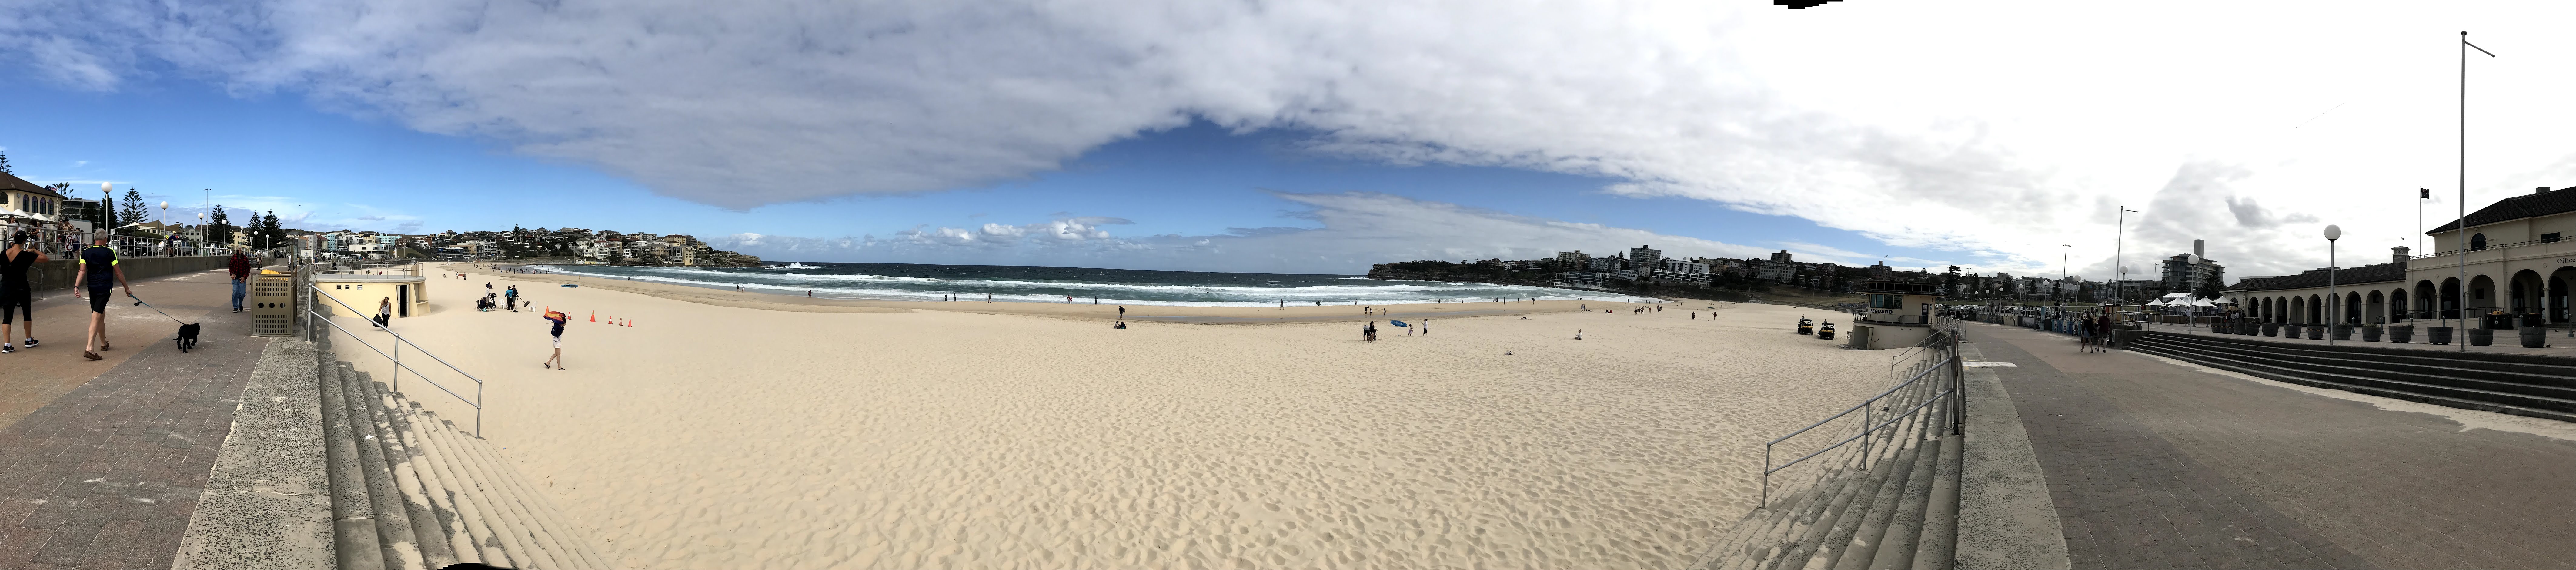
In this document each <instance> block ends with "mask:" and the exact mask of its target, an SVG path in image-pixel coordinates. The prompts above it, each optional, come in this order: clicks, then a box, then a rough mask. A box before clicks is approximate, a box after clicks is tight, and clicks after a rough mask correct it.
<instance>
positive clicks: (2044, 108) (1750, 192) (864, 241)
mask: <svg viewBox="0 0 2576 570" xmlns="http://www.w3.org/2000/svg"><path fill="white" fill-rule="evenodd" d="M1846 4H1847V5H1846ZM567 6H570V8H567ZM586 6H589V5H587V4H572V5H567V4H564V3H556V2H498V3H495V2H481V1H473V0H330V1H325V0H219V1H212V2H192V3H183V4H171V3H162V2H153V1H149V0H23V1H20V2H12V3H6V4H0V80H5V81H7V83H6V85H8V86H9V88H7V89H5V90H0V107H4V108H0V147H6V148H7V150H6V151H5V152H7V153H8V154H9V155H10V156H11V158H12V160H13V161H14V162H15V163H16V164H17V165H18V170H19V171H20V172H21V173H22V174H23V175H25V176H26V177H28V178H31V179H36V180H39V181H45V182H53V181H77V182H89V183H90V184H86V185H85V186H86V187H88V188H95V186H96V185H95V182H96V181H101V180H105V181H113V182H119V183H130V184H133V185H135V186H136V187H138V188H141V189H143V190H145V191H148V192H154V193H159V194H166V195H169V196H170V197H171V199H172V201H173V202H177V203H180V204H189V203H197V202H202V201H203V197H202V196H199V197H196V198H195V199H190V198H189V197H188V195H189V194H192V193H197V190H198V189H201V188H214V189H216V190H217V191H219V192H221V193H223V194H225V195H223V196H219V197H218V199H219V200H221V201H224V202H226V203H227V205H234V206H255V207H260V208H271V207H274V208H278V209H280V210H281V212H285V213H288V215H290V216H292V215H293V214H292V211H293V210H292V208H294V207H295V206H296V205H298V204H301V205H303V206H305V207H306V208H308V209H309V210H310V215H311V218H310V219H309V220H306V221H304V222H302V223H300V224H299V225H302V226H308V227H316V228H322V227H330V228H338V227H350V228H361V229H378V230H401V229H403V228H407V227H417V228H418V229H420V230H424V231H435V230H443V229H475V228H500V227H506V226H509V225H511V224H525V225H543V226H555V225H563V224H570V225H574V226H580V227H588V228H595V229H596V228H607V229H618V230H624V231H646V232H655V233H689V234H693V235H698V236H700V237H701V238H705V239H707V240H708V241H709V242H711V243H715V244H717V245H718V246H720V247H727V248H734V249H739V250H742V251H745V252H747V253H752V254H755V255H761V256H764V257H767V258H770V259H779V260H813V261H824V260H864V261H889V262H928V263H995V264H1048V265H1084V266H1101V267H1123V268H1144V269H1209V270H1224V271H1277V272H1312V273H1327V272H1344V273H1346V272H1356V271H1360V270H1363V269H1365V268H1366V266H1367V265H1368V264H1369V263H1374V262H1383V261H1390V260H1403V259H1416V258H1432V259H1463V258H1483V257H1496V256H1500V257H1507V258H1529V257H1539V256H1544V255H1547V254H1549V253H1551V252H1553V251H1556V250H1559V249H1568V248H1582V249H1584V250H1586V251H1602V250H1608V249H1612V248H1617V247H1625V246H1630V245H1636V244H1654V245H1656V246H1658V247H1661V248H1663V249H1666V250H1667V251H1668V252H1670V253H1673V254H1678V255H1707V256H1726V257H1740V256H1758V255H1760V254H1762V253H1764V252H1766V251H1768V250H1774V249H1781V248H1786V249H1789V250H1791V251H1793V252H1796V253H1798V254H1799V256H1800V258H1801V259H1807V260H1825V261H1836V262H1843V263H1852V264H1865V263H1868V262H1870V261H1872V260H1874V259H1877V258H1879V256H1889V258H1890V259H1891V261H1890V263H1891V264H1892V265H1897V266H1900V267H1911V266H1927V265H1933V266H1937V265H1945V264H1951V263H1956V264H1959V265H1963V266H1969V267H1972V268H1976V269H1977V270H1980V271H1995V270H2003V271H2011V272H2014V273H2017V274H2025V275H2030V274H2040V275H2045V274H2054V273H2056V272H2057V271H2058V267H2060V262H2059V260H2060V255H2061V253H2064V254H2065V255H2067V257H2069V258H2070V260H2069V263H2068V264H2067V265H2071V268H2070V269H2069V271H2071V272H2073V273H2075V274H2078V275H2084V276H2089V277H2093V278H2097V279H2098V278H2101V277H2103V276H2106V275H2108V274H2109V273H2110V272H2111V266H2112V264H2113V260H2114V259H2115V256H2122V255H2123V252H2128V253H2127V254H2126V255H2125V257H2124V258H2123V259H2124V261H2125V262H2127V263H2128V264H2129V265H2130V266H2132V267H2141V266H2142V261H2141V260H2145V259H2152V258H2153V257H2155V256H2160V255H2165V254H2171V253H2174V252H2180V251H2184V250H2186V249H2187V248H2189V247H2190V244H2191V241H2192V240H2194V239H2206V240H2208V241H2209V242H2210V257H2211V258H2212V259H2215V260H2217V261H2219V262H2221V263H2223V264H2226V266H2227V267H2228V268H2229V273H2230V274H2231V275H2236V276H2244V275H2271V274H2282V273H2287V272H2294V271H2298V270H2301V269H2305V268H2312V267H2317V266H2320V265H2322V264H2324V263H2325V257H2326V255H2325V252H2324V249H2325V248H2323V247H2321V246H2322V245H2323V244H2321V243H2317V242H2319V241H2321V240H2320V239H2319V238H2317V232H2318V230H2319V229H2320V228H2321V227H2322V226H2323V225H2325V224H2338V225H2340V226H2342V227H2343V228H2344V231H2345V235H2346V236H2347V237H2346V238H2345V240H2344V243H2345V244H2346V246H2347V247H2355V246H2358V244H2380V243H2384V244H2389V245H2394V244H2397V243H2404V242H2403V241H2401V240H2411V239H2413V238H2414V237H2415V233H2416V232H2415V227H2416V223H2415V215H2414V210H2415V209H2416V207H2417V206H2419V205H2422V206H2424V207H2426V208H2427V209H2429V210H2431V211H2433V212H2434V213H2435V216H2434V217H2436V218H2438V217H2439V216H2438V213H2439V212H2441V211H2443V210H2449V209H2453V208H2456V207H2457V206H2458V204H2459V203H2461V202H2466V203H2468V204H2469V205H2471V206H2478V205H2484V204H2486V203H2490V202H2492V201H2494V200H2496V199H2498V198H2502V197H2506V196H2510V195H2515V194H2521V193H2527V192H2529V191H2530V189H2531V188H2533V187H2535V186H2541V185H2549V186H2553V187H2566V186H2571V185H2576V149H2571V148H2569V147H2568V146H2567V145H2566V144H2565V143H2564V142H2563V138H2564V137H2563V134H2562V133H2563V131H2564V128H2563V125H2565V124H2568V123H2570V122H2576V106H2569V105H2565V104H2564V103H2563V102H2561V101H2559V100H2558V99H2560V97H2558V96H2557V94H2559V93H2566V92H2569V91H2571V90H2576V76H2571V75H2569V74H2566V73H2563V70H2564V69H2566V68H2567V67H2568V66H2569V65H2571V64H2576V43H2569V42H2558V41H2554V40H2553V39H2552V38H2556V37H2558V36H2559V35H2561V34H2560V33H2559V31H2558V30H2557V29H2555V28H2553V27H2551V26H2553V25H2554V24H2555V23H2556V22H2563V21H2567V20H2569V19H2571V18H2576V4H2568V3H2563V2H2559V3H2549V2H2522V3H2514V2H2503V3H2480V4H2474V5H2460V4H2401V3H2391V4H2385V5H2374V6H2363V7H2355V6H2354V5H2351V4H2349V3H2324V2H2279V3H2265V4H2259V5H2244V4H2241V3H2218V2H2201V3H2194V2H2185V3H2180V4H2172V3H2168V4H2159V5H2156V6H2153V7H2149V8H2138V7H2133V6H2123V5H2086V4H2067V3H2050V2H2035V1H2033V2H2017V1H2007V2H1995V3H1986V4H1978V5H1970V6H1962V5H1940V4H1921V3H1899V2H1860V3H1843V4H1837V5H1833V6H1827V7H1824V8H1822V9H1816V10H1785V9H1779V8H1777V7H1775V6H1769V5H1764V4H1759V3H1754V4H1723V3H1718V4H1712V3H1707V2H1693V1H1683V0H1673V1H1664V0H1642V1H1639V2H1624V3H1616V4H1606V5H1605V4H1598V3H1491V4H1436V3H1434V4H1423V3H1409V2H1385V1H1356V0H1354V1H1342V0H1319V1H1316V2H1304V3H1296V4H1293V5H1276V4H1257V3H1206V2H1191V1H1185V0H1049V1H1044V2H1037V1H1020V0H1003V1H998V2H977V3H955V2H904V1H895V2H867V3H852V2H841V1H836V0H746V1H744V2H738V3H733V4H728V5H724V6H713V5H708V4H705V3H703V2H692V1H684V0H636V1H632V2H622V3H616V4H615V5H613V7H586ZM575 8H578V9H575ZM2210 13H2226V14H2228V15H2229V17H2227V18H2223V19H2211V18H2208V17H2207V14H2210ZM2320 18H2324V19H2320ZM2321 22H2322V23H2321ZM2459 30H2475V31H2476V33H2475V35H2474V36H2473V37H2474V38H2475V39H2476V40H2477V41H2478V42H2479V45H2480V46H2483V47H2485V48H2488V49H2489V50H2492V51H2495V52H2496V53H2498V54H2499V56H2498V57H2495V58H2488V59H2480V60H2473V61H2469V62H2467V64H2468V66H2469V69H2468V71H2469V72H2470V75H2471V77H2473V78H2474V80H2473V81H2472V83H2473V85H2474V88H2473V89H2472V90H2471V91H2470V96H2469V99H2468V100H2467V101H2466V102H2465V104H2466V105H2467V106H2468V107H2469V110H2470V113H2469V114H2468V119H2467V123H2466V124H2465V125H2463V124H2462V123H2461V115H2460V113H2459V110H2460V106H2461V105H2463V104H2464V102H2463V101H2462V100H2461V99H2460V97H2461V94H2460V90H2459V87H2458V81H2459V80H2460V74H2461V71H2462V70H2461V67H2460V66H2461V65H2462V62H2461V61H2460V60H2459V55H2458V52H2459V43H2458V41H2459V37H2460V36H2459V35H2458V34H2459ZM2220 39H2223V40H2224V41H2219V40H2220ZM2033 46H2046V47H2045V48H2044V49H2035V48H2034V47H2033ZM2463 127H2465V128H2466V129H2467V130H2468V132H2469V133H2471V135H2470V137H2469V139H2468V140H2467V141H2465V144H2467V146H2468V147H2469V148H2468V152H2469V154H2470V156H2472V157H2474V160H2471V161H2470V162H2469V164H2468V165H2466V167H2465V168H2466V172H2465V178H2466V181H2465V183H2462V182H2460V180H2461V177H2462V176H2463V173H2462V170H2461V169H2462V168H2463V166H2462V165H2461V164H2460V161H2459V153H2460V149H2459V145H2461V144H2463V142H2464V141H2461V140H2460V139H2459V138H2458V136H2459V134H2458V133H2460V132H2461V130H2462V128H2463ZM2418 186H2424V187H2430V188H2434V189H2437V190H2442V191H2443V192H2440V193H2438V194H2439V197H2438V198H2437V199H2435V200H2433V201H2431V202H2426V203H2422V204H2419V203H2418V201H2417V199H2416V198H2415V189H2416V188H2417V187H2418ZM2463 193H2465V194H2466V198H2465V199H2464V200H2463V199H2460V198H2455V197H2456V196H2459V195H2460V194H2463ZM2122 206H2127V207H2129V208H2130V209H2133V210H2141V211H2142V213H2140V214H2136V215H2134V216H2131V217H2129V218H2127V224H2126V225H2125V226H2122V225H2117V224H2115V221H2117V220H2119V219H2120V218H2118V217H2117V214H2118V212H2119V210H2120V208H2121V207H2122ZM407 224H417V225H416V226H413V225H407ZM1265 228H1266V229H1265ZM2061 245H2065V246H2070V248H2069V249H2071V251H2069V249H2061V247H2060V246H2061ZM2372 247H2373V248H2374V249H2375V248H2376V247H2380V246H2372Z"/></svg>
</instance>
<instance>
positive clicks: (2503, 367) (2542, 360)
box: [2148, 329, 2576, 377]
mask: <svg viewBox="0 0 2576 570" xmlns="http://www.w3.org/2000/svg"><path fill="white" fill-rule="evenodd" d="M2148 334H2149V335H2155V336H2168V337H2181V338H2185V339H2196V340H2201V341H2206V342H2213V343H2229V344H2239V345H2247V346H2257V347H2265V348H2278V349H2283V350H2301V351H2316V352H2338V353H2345V354H2353V355H2359V356H2362V357H2368V358H2371V359H2374V360H2379V361H2385V362H2407V363H2412V364H2428V365H2434V366H2446V367H2453V368H2476V369H2481V370H2495V371H2501V372H2523V373H2528V374H2539V375H2543V376H2555V377H2566V376H2576V358H2569V357H2565V356H2551V355H2544V354H2506V353H2494V352H2469V351H2456V352H2454V351H2435V350H2424V349H2421V348H2395V347H2392V346H2387V345H2378V346H2374V345H2373V344H2375V343H2367V342H2363V341H2353V342H2345V343H2337V344H2333V345H2322V344H2312V343H2302V342H2281V341H2277V340H2265V337H2260V336H2251V337H2249V336H2244V335H2204V334H2177V333H2171V332H2165V331H2150V332H2149V333H2148ZM2423 334H2424V333H2423V332H2422V330H2421V329H2418V330H2417V333H2416V335H2417V336H2418V337H2421V336H2423ZM2499 340H2501V339H2499Z"/></svg>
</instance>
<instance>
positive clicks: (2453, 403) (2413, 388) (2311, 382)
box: [2132, 343, 2576, 422]
mask: <svg viewBox="0 0 2576 570" xmlns="http://www.w3.org/2000/svg"><path fill="white" fill-rule="evenodd" d="M2132 349H2134V350H2138V351H2139V352H2143V353H2147V354H2153V355H2157V356H2163V357H2167V358H2172V359H2175V360H2181V361H2184V362H2191V363H2195V364H2200V365H2204V366H2210V367H2214V368H2221V369H2226V370H2232V371H2236V372H2240V373H2244V374H2248V375H2252V376H2256V377H2260V378H2265V379H2270V380H2278V381H2282V382H2289V383H2293V384H2300V385H2306V386H2315V387H2319V388H2332V389H2336V390H2345V391H2350V392H2356V393H2362V394H2369V395H2373V396H2381V397H2387V398H2396V399H2400V400H2407V401H2414V402H2422V403H2427V404H2434V405H2439V406H2449V407H2454V408H2463V409H2471V410H2484V411H2490V412H2496V413H2503V414H2513V415H2518V416H2527V417H2535V418H2545V419H2553V420H2558V421H2568V422H2576V413H2568V412H2563V411H2558V410H2553V409H2546V408H2536V407H2530V406H2520V405H2514V404H2506V403H2500V402H2497V401H2494V400H2490V399H2486V398H2490V397H2491V398H2495V399H2519V398H2526V397H2528V396H2523V395H2519V394H2510V393H2500V392H2498V393H2487V394H2478V395H2476V396H2475V397H2472V396H2446V395H2437V394H2436V393H2435V392H2453V393H2457V392H2460V391H2462V390H2461V389H2457V388H2450V387H2447V386H2436V385H2431V384H2422V383H2413V382H2402V381H2393V380H2387V379H2382V378H2371V377H2362V376H2349V375H2340V374H2330V373H2320V372H2311V371H2304V370H2298V369H2295V368H2290V367H2284V366H2280V365H2278V364H2275V363H2267V362H2263V361H2249V360H2239V359H2233V358H2225V357H2218V356H2211V355H2208V354H2202V353H2199V352H2197V351H2193V350H2190V349H2189V347H2181V346H2174V345H2170V344H2154V343H2144V344H2141V345H2138V346H2133V347H2132Z"/></svg>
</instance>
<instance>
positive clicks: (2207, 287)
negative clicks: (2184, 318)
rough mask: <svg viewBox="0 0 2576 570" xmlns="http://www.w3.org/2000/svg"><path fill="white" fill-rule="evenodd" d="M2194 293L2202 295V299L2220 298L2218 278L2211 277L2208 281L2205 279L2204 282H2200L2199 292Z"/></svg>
mask: <svg viewBox="0 0 2576 570" xmlns="http://www.w3.org/2000/svg"><path fill="white" fill-rule="evenodd" d="M2193 294H2194V295H2198V296H2200V298H2202V299H2216V298H2218V280H2217V279H2211V280H2208V281H2204V282H2202V283H2201V284H2200V291H2198V292H2196V293H2193Z"/></svg>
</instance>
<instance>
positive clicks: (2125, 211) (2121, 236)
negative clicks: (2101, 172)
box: [2111, 206, 2138, 305]
mask: <svg viewBox="0 0 2576 570" xmlns="http://www.w3.org/2000/svg"><path fill="white" fill-rule="evenodd" d="M2137 212H2138V211H2137V210H2131V209H2129V207H2128V206H2121V207H2120V223H2119V229H2118V230H2114V231H2113V232H2112V234H2111V235H2112V237H2111V266H2112V267H2116V268H2119V269H2120V280H2121V281H2127V280H2129V268H2128V266H2125V265H2120V254H2121V253H2122V252H2124V251H2126V250H2127V244H2126V243H2125V242H2126V241H2127V240H2128V232H2129V214H2134V213H2137ZM2111 290H2112V291H2117V292H2119V294H2120V304H2123V305H2125V304H2128V303H2129V290H2128V287H2127V285H2126V284H2123V283H2112V284H2111Z"/></svg>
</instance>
